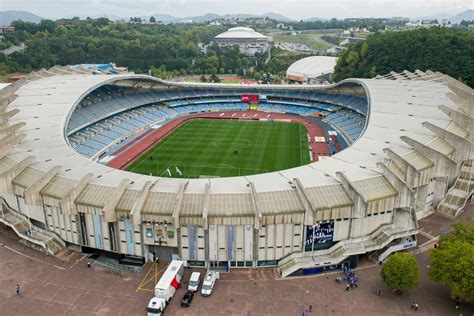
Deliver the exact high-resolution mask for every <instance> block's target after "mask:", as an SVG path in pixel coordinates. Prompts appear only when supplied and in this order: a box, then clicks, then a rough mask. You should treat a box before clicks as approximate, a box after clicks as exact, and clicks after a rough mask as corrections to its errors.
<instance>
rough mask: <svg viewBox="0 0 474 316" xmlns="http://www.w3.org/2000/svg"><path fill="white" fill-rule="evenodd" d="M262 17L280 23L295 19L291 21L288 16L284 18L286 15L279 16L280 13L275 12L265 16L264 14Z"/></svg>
mask: <svg viewBox="0 0 474 316" xmlns="http://www.w3.org/2000/svg"><path fill="white" fill-rule="evenodd" d="M262 16H263V17H266V18H269V19H272V20H276V21H278V22H289V21H293V19H290V18H289V17H287V16H284V15H281V14H278V13H275V12H268V13H264V14H262Z"/></svg>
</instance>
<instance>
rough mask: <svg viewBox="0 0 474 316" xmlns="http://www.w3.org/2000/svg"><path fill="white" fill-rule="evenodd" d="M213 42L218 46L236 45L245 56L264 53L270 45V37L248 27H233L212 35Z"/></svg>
mask: <svg viewBox="0 0 474 316" xmlns="http://www.w3.org/2000/svg"><path fill="white" fill-rule="evenodd" d="M214 43H216V44H217V45H219V46H220V47H228V46H238V47H239V49H240V52H241V53H242V54H244V55H247V56H255V54H256V53H264V52H266V51H267V49H268V48H269V47H270V39H269V38H268V37H267V36H265V35H263V34H260V33H258V32H255V30H254V29H251V28H249V27H233V28H231V29H228V30H227V31H225V32H224V33H221V34H219V35H217V36H216V37H214Z"/></svg>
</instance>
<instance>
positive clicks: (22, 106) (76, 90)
mask: <svg viewBox="0 0 474 316" xmlns="http://www.w3.org/2000/svg"><path fill="white" fill-rule="evenodd" d="M90 72H91V71H90V70H88V69H85V68H81V67H75V68H71V67H53V68H51V69H49V70H41V71H39V72H35V73H32V74H31V75H29V77H28V78H26V79H23V80H21V81H18V82H16V83H14V84H11V85H9V86H8V87H6V88H4V89H3V90H2V91H1V97H0V110H1V114H0V138H1V142H0V174H1V177H0V197H1V198H0V204H1V206H2V213H1V218H0V219H1V221H2V222H3V223H5V224H6V225H8V226H10V227H11V228H12V229H13V230H14V231H15V232H16V233H17V234H18V235H19V236H20V237H22V238H23V239H25V240H27V241H29V242H31V243H34V244H36V245H39V246H41V247H43V248H44V249H45V251H47V252H49V253H51V254H55V253H58V252H59V251H61V249H63V248H65V247H69V246H70V247H75V246H76V247H77V246H80V247H81V249H82V250H83V251H85V252H94V251H96V252H100V253H103V254H109V255H115V256H116V257H118V258H120V259H121V260H132V261H133V260H149V259H151V258H153V257H154V256H157V257H158V258H159V259H164V260H166V259H170V258H171V257H172V255H179V256H180V257H181V258H182V259H184V260H186V261H187V263H188V264H189V265H191V266H206V267H215V266H222V267H260V266H276V267H278V270H279V272H280V274H281V275H282V276H283V277H286V276H294V275H304V274H310V273H318V272H321V271H324V270H326V269H336V268H338V267H340V265H341V264H342V263H351V264H353V265H354V264H356V263H357V258H358V257H359V256H360V255H364V254H369V255H371V256H372V257H373V258H375V259H376V260H383V258H385V257H386V256H387V255H388V254H390V253H392V252H393V251H397V250H400V249H404V248H407V247H411V246H413V245H414V244H415V243H416V240H415V237H414V236H415V235H416V234H417V233H418V230H419V227H418V220H419V219H420V218H423V217H425V216H427V215H429V214H431V213H432V212H434V211H436V212H440V213H441V214H443V215H445V216H448V217H455V216H457V215H458V214H459V212H460V211H461V210H462V208H463V206H464V204H465V203H466V201H467V200H468V199H469V197H470V196H471V195H472V189H473V182H472V175H473V170H472V141H473V135H474V134H473V127H474V123H473V118H474V105H473V103H472V100H473V99H474V98H473V91H472V89H470V88H469V87H467V86H465V85H463V84H462V83H460V82H458V81H456V80H454V79H452V78H451V77H449V76H446V75H443V74H440V73H434V72H431V71H427V72H421V71H416V72H414V73H412V72H408V71H404V72H403V73H391V74H389V75H386V76H378V77H377V78H374V79H348V80H344V81H342V82H340V83H338V84H334V85H328V86H291V85H290V86H285V85H268V86H267V85H265V86H259V85H256V86H245V85H220V84H187V83H174V82H167V81H163V80H159V79H156V78H153V77H150V76H144V75H134V74H129V73H123V74H112V75H102V74H99V75H91V74H90ZM244 93H246V94H248V93H252V94H261V95H265V96H266V98H267V104H266V105H265V106H266V107H267V108H266V109H264V110H266V111H269V112H271V111H287V112H291V113H293V114H298V115H308V114H311V113H312V112H311V111H313V110H314V109H315V108H317V109H318V111H319V112H324V113H325V115H324V116H325V118H324V119H323V121H324V123H325V124H327V125H328V126H330V127H331V128H332V129H334V130H336V131H337V132H338V133H339V134H340V135H342V136H343V138H344V140H345V141H346V142H347V144H348V147H347V148H346V149H344V150H342V151H340V152H338V153H336V154H334V155H332V156H330V157H326V159H320V161H317V162H314V163H311V164H309V165H305V166H301V167H297V168H293V169H289V170H283V171H279V172H272V173H267V174H257V175H252V176H245V177H232V178H211V179H178V178H160V177H153V176H146V175H139V174H134V173H130V172H126V171H123V170H118V169H113V168H110V167H108V166H106V165H105V164H106V163H105V162H106V161H107V159H112V158H113V157H111V154H110V153H111V151H110V150H109V149H110V148H117V146H121V145H120V144H121V143H124V142H127V141H130V139H133V137H136V135H138V134H140V133H143V132H144V131H145V130H147V129H149V128H152V127H154V128H156V127H157V126H158V125H159V124H160V123H159V122H164V121H166V120H172V119H174V118H177V117H182V116H184V115H188V114H189V113H195V112H196V111H224V110H226V111H239V110H241V109H242V107H243V106H244V105H242V104H241V102H240V95H242V94H244ZM285 106H286V107H285ZM157 122H158V123H157ZM157 124H158V125H157Z"/></svg>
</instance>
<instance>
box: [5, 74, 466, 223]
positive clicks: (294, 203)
mask: <svg viewBox="0 0 474 316" xmlns="http://www.w3.org/2000/svg"><path fill="white" fill-rule="evenodd" d="M33 76H36V78H35V79H36V80H27V81H24V82H22V83H21V84H13V85H11V86H13V87H18V90H16V91H15V94H16V95H17V97H16V99H14V100H13V101H12V102H11V103H10V104H9V105H8V107H7V111H13V112H16V110H19V111H18V112H17V113H14V115H13V116H11V117H8V124H9V125H10V126H14V125H15V124H17V123H21V124H19V125H18V124H17V126H18V129H17V130H16V131H15V137H20V138H21V137H23V138H22V139H21V140H19V141H15V144H14V147H12V149H11V150H10V151H9V152H8V154H7V155H6V156H4V157H3V158H1V159H0V174H5V173H6V172H8V171H9V170H12V169H14V168H16V166H18V168H21V166H22V164H23V166H24V167H23V168H22V169H21V170H20V172H18V173H17V174H16V175H15V177H14V179H12V180H13V182H15V183H17V184H18V185H20V186H26V185H28V184H29V183H32V182H40V181H41V180H39V179H42V177H43V175H44V174H46V173H47V172H49V171H51V170H53V169H54V168H56V167H57V166H60V167H61V168H60V170H59V172H57V173H55V174H54V175H52V177H51V178H50V180H49V181H48V182H47V183H46V184H45V185H43V186H42V187H41V192H42V193H44V194H45V195H47V196H51V197H57V198H61V199H62V198H64V197H67V196H70V195H71V194H70V193H71V191H72V189H73V188H75V187H78V186H80V185H81V183H82V182H84V181H85V180H87V181H85V182H84V186H83V187H82V190H81V191H80V192H79V194H78V195H77V199H76V202H77V203H79V204H83V205H86V206H95V207H103V206H104V205H106V204H108V203H109V202H110V201H112V200H113V199H111V196H113V195H114V194H115V193H116V192H117V189H116V188H117V187H118V186H119V185H120V183H122V182H123V181H124V179H127V180H128V181H129V182H128V185H127V188H126V190H125V191H124V192H125V193H124V194H123V195H122V197H121V199H120V201H119V202H118V203H117V207H116V209H118V210H124V211H127V210H129V209H130V208H131V207H132V206H133V203H132V200H133V199H135V198H137V196H139V194H138V193H137V192H138V191H141V190H142V188H143V187H144V185H146V183H148V182H150V183H153V188H152V189H149V192H148V195H147V196H146V199H145V200H144V205H143V208H142V212H143V213H144V214H160V215H163V216H169V215H170V214H172V212H173V209H174V207H175V205H176V200H177V198H179V192H180V188H183V187H184V188H185V189H184V196H183V197H182V199H183V207H182V211H183V216H186V215H187V216H195V215H196V214H197V212H198V210H199V209H200V210H202V207H201V206H202V205H203V204H205V203H207V206H208V212H209V216H210V217H212V216H224V215H227V216H248V215H249V214H252V213H253V212H255V205H254V204H255V203H258V204H259V210H258V211H259V213H260V214H262V215H269V214H293V213H298V212H302V211H304V205H303V203H302V201H301V200H300V197H299V196H298V195H297V194H296V193H295V180H298V181H296V182H297V183H301V185H302V186H303V187H304V188H305V189H306V190H307V196H308V199H309V200H310V201H311V203H312V204H313V206H314V208H316V209H328V208H333V207H342V206H347V205H351V204H352V203H353V202H352V199H351V198H350V195H348V194H347V192H346V183H347V182H350V183H351V187H353V188H354V189H355V190H356V191H358V193H359V194H360V196H361V197H362V198H363V199H364V200H365V201H373V200H377V199H381V198H384V197H392V196H394V195H396V194H397V192H396V191H395V189H394V187H393V186H392V185H391V184H390V182H389V181H388V180H387V178H386V177H384V176H383V170H381V168H380V166H379V164H380V163H383V162H384V161H385V159H386V156H385V153H384V149H386V148H389V149H390V150H391V151H393V152H394V153H396V154H397V155H399V156H400V157H402V159H405V160H406V161H408V162H409V163H410V164H412V165H414V166H416V168H417V169H419V170H422V169H423V168H427V167H429V166H431V165H432V164H431V163H430V161H429V159H430V157H429V156H425V155H423V153H420V152H418V151H416V152H414V150H416V149H414V148H413V147H412V146H411V145H409V142H410V141H415V142H418V143H420V144H423V145H425V146H426V147H430V146H431V147H430V148H433V150H436V152H438V153H439V154H442V155H448V154H449V153H450V152H451V151H452V147H451V146H449V144H446V143H445V142H442V141H439V140H438V138H439V137H438V136H437V135H436V134H435V133H434V132H433V131H432V130H430V129H428V128H425V127H424V124H425V123H426V122H428V123H430V124H433V125H436V126H437V127H439V128H441V129H446V130H450V131H452V133H456V134H458V135H464V136H461V137H467V132H466V130H465V128H463V127H462V126H460V125H459V124H457V123H453V121H452V119H450V118H449V117H448V115H447V114H445V112H443V111H441V110H440V109H439V107H440V106H446V107H447V108H448V109H450V110H453V111H456V110H459V106H458V105H456V104H455V103H454V102H453V101H452V100H451V99H450V98H449V97H448V96H447V94H448V93H449V92H451V90H450V89H449V87H448V85H447V84H446V83H445V82H444V81H442V80H441V81H440V80H439V78H440V77H436V76H434V75H430V76H432V77H433V80H430V79H429V78H430V76H428V75H426V76H427V78H428V79H423V77H416V79H412V80H408V79H403V80H402V79H399V78H396V80H390V79H389V78H378V79H348V80H345V81H343V82H342V83H339V84H335V85H327V86H315V85H313V86H311V85H307V86H304V87H301V86H295V85H275V86H272V85H265V86H253V87H252V88H251V89H254V90H255V91H257V92H258V90H259V89H265V90H268V89H279V90H280V89H287V90H305V89H312V90H318V89H320V90H328V89H333V88H334V89H337V88H338V87H341V86H344V85H358V86H362V87H363V88H364V89H365V91H366V93H367V98H368V102H369V113H368V123H367V125H366V127H365V130H364V132H363V134H362V135H361V137H360V138H359V139H358V140H357V141H356V142H355V143H354V144H353V145H352V146H350V147H348V148H347V149H345V150H343V151H341V152H339V153H337V154H335V155H333V156H331V157H329V158H327V159H324V160H321V161H318V162H314V163H312V164H309V165H305V166H301V167H297V168H293V169H288V170H283V171H279V172H272V173H267V174H259V175H251V176H246V177H233V178H213V179H189V180H187V179H173V178H158V177H152V176H146V175H141V174H135V173H130V172H126V171H123V170H116V169H113V168H110V167H107V166H104V165H101V164H98V163H96V162H94V161H91V160H89V159H88V158H86V157H84V156H82V155H80V154H79V153H77V152H76V151H74V150H73V149H72V148H71V147H70V146H69V144H68V142H67V140H66V138H65V133H64V130H65V125H66V123H67V120H68V117H69V116H70V113H71V111H72V110H73V109H74V108H75V106H76V105H77V104H78V103H79V102H80V101H81V100H82V99H83V98H85V97H87V95H88V94H89V93H90V92H92V91H94V90H95V89H97V88H99V87H101V86H103V85H106V84H124V83H127V84H131V83H132V84H133V83H135V84H137V85H138V86H141V87H144V86H146V87H149V88H150V89H154V88H157V89H164V88H166V87H173V86H180V87H188V88H194V89H199V88H206V89H212V88H213V87H218V88H219V89H237V90H238V89H244V90H246V91H247V90H248V89H249V87H248V86H246V85H215V84H192V83H174V82H167V81H163V80H160V79H156V78H154V77H150V76H144V75H133V74H120V75H102V74H98V75H95V76H91V75H90V74H89V75H87V74H83V73H71V72H68V71H67V70H64V69H57V70H55V72H54V73H52V72H50V71H43V72H42V73H41V72H40V73H38V74H34V75H33ZM441 78H442V77H441ZM11 86H10V87H11ZM10 87H8V88H6V89H11V88H10ZM13 112H12V113H13ZM23 123H24V124H25V125H23ZM407 139H408V140H410V141H407ZM446 157H447V156H446ZM32 159H34V160H32ZM446 159H450V158H449V157H448V158H446ZM28 162H29V164H28ZM392 169H393V170H395V169H394V168H392ZM392 169H391V170H392ZM396 171H397V173H400V170H396ZM40 172H41V174H40ZM89 174H92V176H90V177H88V176H87V175H89ZM250 184H251V185H250ZM249 185H250V186H251V187H252V188H254V189H252V190H253V191H252V190H251V188H250V187H249ZM329 188H330V190H328V189H329ZM206 194H208V195H209V197H208V199H204V198H203V196H202V195H206ZM199 195H201V196H199ZM255 201H257V202H255ZM275 201H278V203H275Z"/></svg>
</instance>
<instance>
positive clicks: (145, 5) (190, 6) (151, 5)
mask: <svg viewBox="0 0 474 316" xmlns="http://www.w3.org/2000/svg"><path fill="white" fill-rule="evenodd" d="M472 6H473V0H312V1H311V0H0V11H4V10H25V11H29V12H32V13H35V14H37V15H39V16H41V17H47V18H59V17H71V16H96V15H103V14H108V15H116V16H120V17H130V16H138V15H145V16H149V15H151V14H155V13H160V14H170V15H173V16H176V17H185V16H194V15H201V14H205V13H218V14H226V13H252V14H262V13H266V12H276V13H280V14H283V15H285V16H288V17H290V18H293V19H306V18H311V17H322V18H331V17H336V18H345V17H392V16H404V17H419V16H429V15H435V14H440V13H443V14H457V13H459V12H462V11H465V10H468V9H472Z"/></svg>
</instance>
